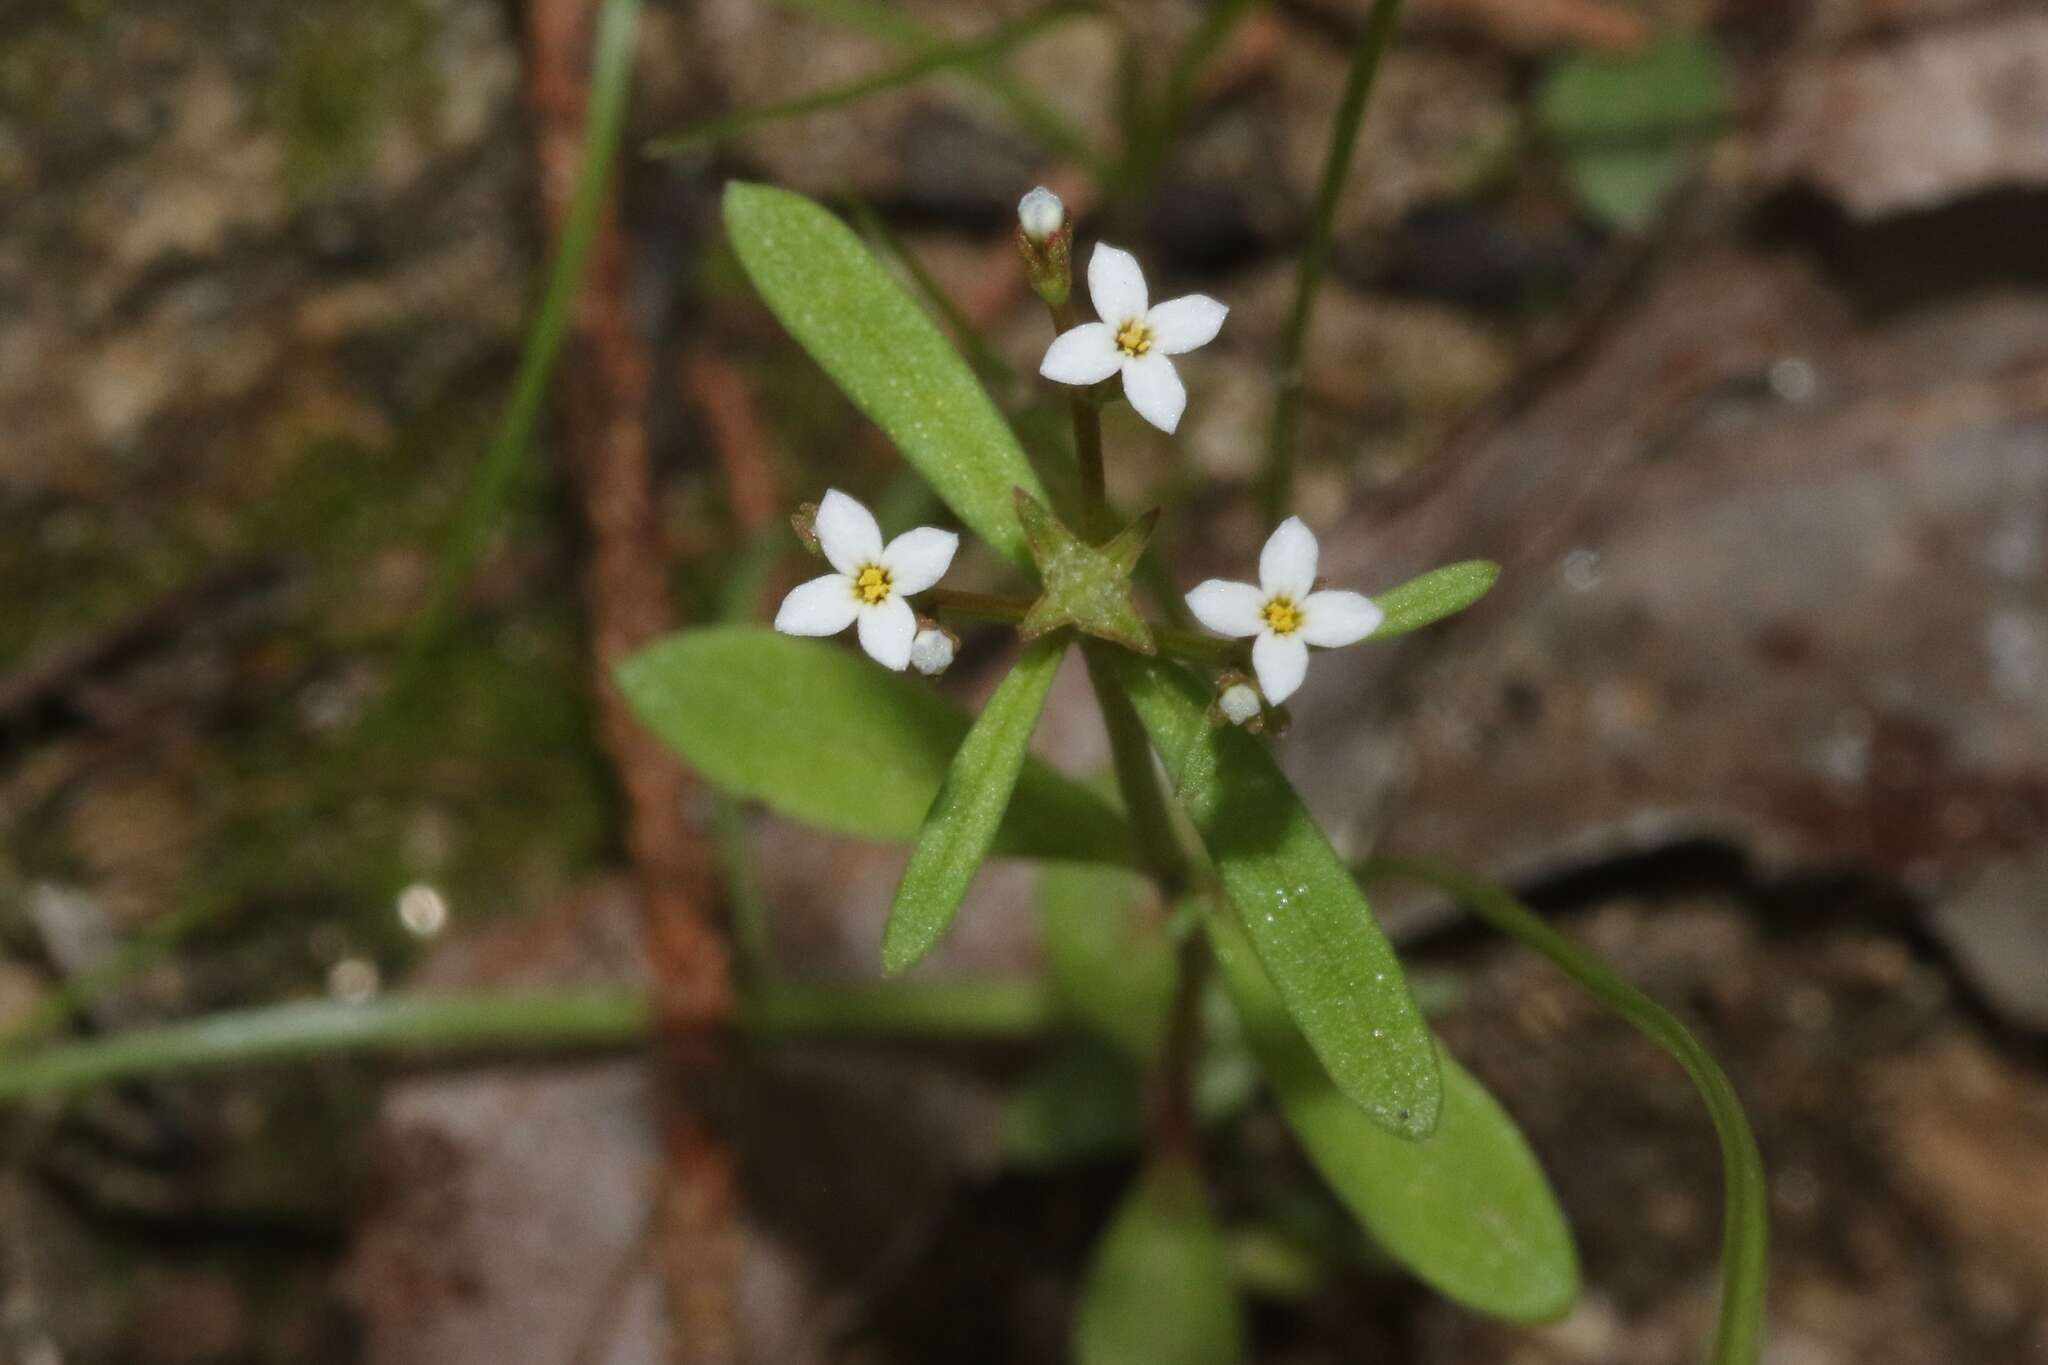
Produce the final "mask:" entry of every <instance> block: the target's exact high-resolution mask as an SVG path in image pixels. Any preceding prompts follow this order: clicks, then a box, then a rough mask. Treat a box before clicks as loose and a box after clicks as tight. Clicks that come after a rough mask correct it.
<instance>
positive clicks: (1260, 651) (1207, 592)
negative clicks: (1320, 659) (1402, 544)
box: [1188, 517, 1385, 706]
mask: <svg viewBox="0 0 2048 1365" xmlns="http://www.w3.org/2000/svg"><path fill="white" fill-rule="evenodd" d="M1317 553H1318V551H1317V546H1316V535H1315V532H1313V531H1311V530H1309V529H1308V527H1307V526H1305V525H1303V524H1302V520H1301V518H1300V517H1289V518H1288V519H1287V520H1285V521H1283V522H1281V523H1280V525H1279V527H1278V528H1277V529H1276V530H1274V532H1273V534H1272V536H1271V537H1269V538H1268V539H1267V541H1266V548H1265V549H1263V550H1261V551H1259V585H1258V586H1257V587H1256V588H1255V587H1253V586H1252V585H1251V584H1249V583H1226V582H1225V581H1224V580H1222V579H1220V578H1212V579H1210V580H1209V581H1208V582H1206V583H1203V584H1201V585H1200V586H1199V587H1197V588H1196V589H1195V590H1194V591H1193V592H1191V593H1189V594H1188V608H1189V609H1190V610H1191V611H1193V612H1194V613H1195V617H1196V619H1197V620H1199V621H1200V622H1201V623H1202V624H1203V625H1205V626H1207V627H1208V628H1209V629H1211V630H1213V631H1215V632H1216V633H1217V634H1218V635H1230V636H1235V637H1237V638H1239V639H1242V638H1243V637H1245V636H1247V635H1256V636H1258V637H1259V638H1258V640H1257V641H1256V642H1255V643H1254V644H1253V645H1252V671H1253V672H1255V673H1257V674H1258V675H1259V686H1260V688H1261V689H1263V690H1264V692H1265V694H1266V699H1267V700H1268V701H1270V702H1272V703H1273V705H1275V706H1278V705H1279V704H1280V703H1281V702H1283V701H1286V700H1287V699H1288V698H1289V697H1291V696H1293V695H1294V690H1295V689H1296V688H1298V687H1300V686H1301V680H1302V679H1303V678H1304V677H1305V676H1307V674H1308V647H1309V646H1310V645H1315V646H1317V647H1318V648H1320V649H1335V648H1337V647H1338V646H1339V645H1351V644H1357V643H1358V642H1359V641H1360V640H1363V639H1364V638H1365V637H1366V636H1368V635H1370V634H1372V633H1373V632H1374V631H1375V630H1377V629H1379V624H1380V621H1381V620H1382V619H1383V618H1384V616H1385V613H1384V612H1382V611H1381V610H1380V609H1379V608H1378V607H1376V606H1374V605H1373V601H1372V599H1371V598H1370V597H1367V596H1365V595H1364V594H1363V593H1356V592H1333V591H1329V590H1325V591H1323V592H1316V591H1314V589H1315V582H1316V556H1317Z"/></svg>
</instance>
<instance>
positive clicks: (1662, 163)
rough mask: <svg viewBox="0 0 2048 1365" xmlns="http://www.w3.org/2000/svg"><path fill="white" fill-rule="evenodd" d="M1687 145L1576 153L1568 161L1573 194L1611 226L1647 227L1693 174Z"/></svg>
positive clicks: (1694, 156)
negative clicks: (1667, 200) (1672, 194)
mask: <svg viewBox="0 0 2048 1365" xmlns="http://www.w3.org/2000/svg"><path fill="white" fill-rule="evenodd" d="M1698 160H1699V157H1698V155H1697V154H1696V153H1695V152H1694V151H1693V149H1692V148H1691V147H1689V146H1659V147H1603V148H1590V147H1589V148H1586V149H1585V150H1583V151H1579V152H1575V153H1573V154H1572V156H1571V158H1570V159H1569V160H1568V161H1567V162H1566V163H1565V173H1566V174H1567V175H1568V176H1569V177H1570V179H1571V183H1572V193H1574V194H1576V195H1577V196H1578V199H1579V202H1580V203H1581V204H1583V205H1585V207H1586V210H1587V211H1588V212H1589V213H1591V214H1592V215H1593V216H1594V217H1595V218H1598V219H1599V220H1600V221H1601V222H1603V223H1605V224H1607V225H1608V226H1609V227H1616V228H1623V229H1626V230H1634V229H1636V228H1640V227H1647V226H1648V225H1649V224H1650V222H1651V221H1652V220H1654V219H1655V218H1656V216H1657V210H1658V209H1660V208H1662V207H1663V206H1664V201H1665V199H1667V198H1669V197H1670V194H1671V192H1672V191H1673V190H1675V189H1677V188H1678V187H1679V185H1681V184H1683V183H1684V181H1685V178H1686V176H1688V175H1690V174H1691V173H1692V168H1693V166H1694V165H1695V164H1696V163H1697V162H1698Z"/></svg>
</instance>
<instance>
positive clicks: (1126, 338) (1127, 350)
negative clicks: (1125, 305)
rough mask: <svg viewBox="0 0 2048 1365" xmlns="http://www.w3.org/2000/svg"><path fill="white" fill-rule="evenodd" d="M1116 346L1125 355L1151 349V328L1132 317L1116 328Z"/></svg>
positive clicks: (1141, 352) (1139, 353) (1143, 352)
mask: <svg viewBox="0 0 2048 1365" xmlns="http://www.w3.org/2000/svg"><path fill="white" fill-rule="evenodd" d="M1116 348H1117V349H1118V350H1119V351H1122V352H1123V353H1124V354H1125V355H1143V354H1145V352H1147V351H1149V350H1151V349H1152V329H1151V328H1150V327H1147V326H1146V325H1145V324H1144V323H1142V322H1139V321H1138V320H1137V319H1135V318H1133V319H1132V320H1131V321H1129V322H1127V323H1125V324H1124V325H1123V326H1121V327H1119V328H1117V332H1116Z"/></svg>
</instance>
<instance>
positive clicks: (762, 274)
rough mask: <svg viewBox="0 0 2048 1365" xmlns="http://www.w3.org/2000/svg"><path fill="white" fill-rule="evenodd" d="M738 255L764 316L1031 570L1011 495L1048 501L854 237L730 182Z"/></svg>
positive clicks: (990, 411)
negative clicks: (778, 323) (769, 314)
mask: <svg viewBox="0 0 2048 1365" xmlns="http://www.w3.org/2000/svg"><path fill="white" fill-rule="evenodd" d="M725 227H726V231H727V232H728V233H729V234H730V235H731V237H732V244H733V250H734V251H735V252H737V253H738V255H739V259H740V265H741V266H742V267H744V268H745V270H746V272H747V277H748V278H749V279H751V280H752V281H753V282H754V287H755V288H756V289H758V290H760V291H761V297H762V298H763V299H765V300H767V303H768V307H769V308H770V309H772V310H773V311H774V313H775V316H776V317H778V318H780V319H781V320H782V325H783V326H784V327H787V328H788V329H789V333H790V335H791V336H793V337H795V338H796V339H797V341H798V342H799V343H801V344H802V346H803V348H804V349H805V350H806V351H808V352H810V354H811V358H812V359H813V360H815V361H817V362H818V364H819V365H820V366H822V367H823V368H824V370H825V373H827V374H829V375H831V376H832V379H833V382H834V383H836V384H838V385H839V387H840V389H841V390H842V391H844V392H845V394H846V396H847V397H848V398H849V399H851V400H852V402H853V405H854V406H855V407H856V408H859V409H860V410H861V412H862V413H863V414H865V415H866V416H867V418H868V420H870V421H872V422H873V423H874V424H875V425H876V426H878V427H880V428H881V429H882V430H883V431H884V432H886V433H887V434H888V436H889V439H890V440H891V441H894V442H895V443H896V448H897V449H898V450H900V451H902V452H903V458H904V459H906V460H908V461H909V462H910V463H911V464H912V465H914V466H916V468H917V471H918V472H919V473H920V474H922V475H924V477H925V480H926V481H927V482H928V483H930V484H931V486H932V488H933V490H934V491H936V492H937V493H938V495H939V496H940V497H941V498H944V499H945V501H946V505H947V506H948V507H950V508H952V509H953V512H954V514H955V515H957V516H958V517H959V518H960V520H961V521H963V522H965V523H966V524H967V525H968V526H969V527H970V528H972V529H973V531H974V532H975V533H976V534H977V535H979V536H980V537H981V538H982V539H983V540H985V541H987V542H988V543H989V544H990V545H993V546H994V547H995V548H996V549H997V550H999V551H1001V552H1002V553H1003V554H1004V555H1006V556H1007V557H1008V558H1009V559H1010V560H1011V561H1013V562H1014V563H1016V564H1017V565H1018V566H1019V567H1029V565H1030V563H1031V558H1030V555H1029V554H1028V553H1027V552H1026V550H1025V546H1024V532H1023V530H1022V528H1020V527H1019V526H1018V525H1017V516H1016V510H1015V503H1014V502H1013V501H1012V499H1013V496H1014V495H1013V493H1012V491H1011V490H1012V489H1016V488H1023V489H1027V490H1029V491H1031V492H1033V493H1035V494H1037V495H1038V496H1039V497H1041V498H1043V497H1044V493H1043V491H1042V490H1041V489H1040V487H1039V483H1038V476H1037V475H1036V474H1034V473H1033V472H1032V470H1031V466H1030V464H1029V463H1028V462H1027V461H1026V460H1025V458H1024V451H1023V448H1022V447H1020V446H1019V445H1018V444H1017V438H1016V436H1015V435H1013V434H1012V433H1011V431H1010V428H1009V426H1008V424H1007V423H1005V422H1004V421H1003V419H1002V416H1001V415H1000V414H999V413H997V411H996V409H995V405H994V404H992V403H990V402H989V399H988V395H987V394H986V393H984V392H983V391H982V388H981V385H980V384H978V383H976V382H975V379H974V373H973V371H972V370H970V369H968V368H967V362H965V361H964V360H962V359H961V358H960V355H959V353H958V352H956V351H955V350H954V349H953V347H952V346H951V345H950V344H949V343H948V342H947V341H946V338H945V337H944V336H942V335H941V334H940V332H939V329H938V328H937V327H935V326H933V325H932V321H931V319H930V318H928V317H926V316H925V314H924V311H923V310H922V309H920V308H919V307H918V306H917V303H916V301H915V300H913V299H912V298H911V297H910V295H909V294H908V293H907V292H905V290H904V289H903V287H902V286H901V285H900V284H898V283H897V282H896V279H895V277H894V276H892V275H891V274H890V273H889V272H888V271H887V270H885V269H883V268H882V265H881V263H880V262H878V261H877V260H875V258H874V257H873V256H872V255H870V254H869V252H868V249H867V248H866V247H865V246H863V245H861V241H860V239H859V238H858V237H856V236H855V235H854V234H853V231H852V229H850V228H848V227H847V226H846V224H844V223H842V222H840V221H839V220H838V219H837V218H835V217H833V216H832V215H831V214H830V213H828V212H826V211H825V210H824V209H823V208H820V207H819V206H818V205H816V204H814V203H812V202H811V201H810V200H808V199H806V198H804V197H803V196H802V195H800V194H792V193H790V192H789V191H788V190H780V189H775V188H773V187H772V186H768V185H750V184H746V183H743V182H734V183H733V184H731V185H728V186H727V187H726V191H725Z"/></svg>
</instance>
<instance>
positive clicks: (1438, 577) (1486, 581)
mask: <svg viewBox="0 0 2048 1365" xmlns="http://www.w3.org/2000/svg"><path fill="white" fill-rule="evenodd" d="M1499 577H1500V565H1498V564H1495V563H1493V562H1491V561H1490V560H1485V559H1468V560H1465V561H1464V562H1462V563H1458V564H1446V565H1444V566H1443V567H1442V568H1441V569H1431V570H1430V571H1429V572H1428V573H1426V574H1418V575H1416V576H1415V577H1414V578H1411V579H1409V580H1408V581H1407V582H1406V583H1403V584H1402V585H1401V586H1400V587H1398V588H1393V589H1390V590H1389V591H1387V592H1383V593H1380V594H1379V595H1378V596H1376V597H1374V598H1373V599H1372V600H1373V605H1374V606H1377V607H1378V608H1379V609H1380V610H1381V611H1383V612H1385V613H1386V619H1384V620H1382V621H1381V622H1380V625H1379V629H1378V630H1375V631H1374V632H1373V633H1372V638H1373V639H1375V640H1384V639H1386V638H1387V637H1388V636H1389V635H1406V634H1407V633H1408V632H1409V631H1411V630H1420V629H1422V627H1424V626H1427V625H1431V624H1433V623H1435V622H1437V621H1441V620H1443V619H1444V618H1445V617H1446V616H1455V615H1457V614H1458V613H1459V612H1461V611H1463V610H1465V608H1467V607H1469V606H1471V605H1472V604H1473V603H1474V602H1477V601H1478V600H1479V599H1480V598H1482V597H1484V596H1486V594H1487V592H1488V590H1489V589H1491V588H1492V587H1493V583H1494V580H1495V579H1497V578H1499Z"/></svg>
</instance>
